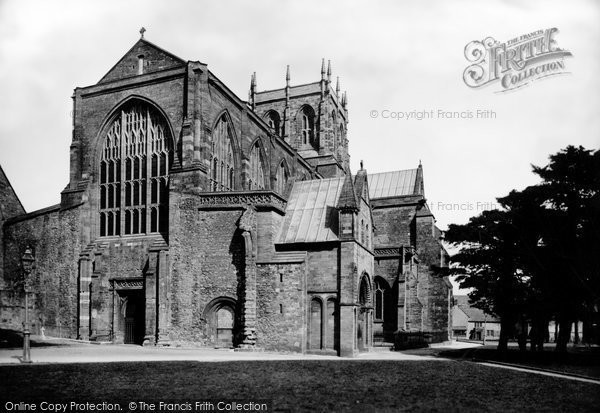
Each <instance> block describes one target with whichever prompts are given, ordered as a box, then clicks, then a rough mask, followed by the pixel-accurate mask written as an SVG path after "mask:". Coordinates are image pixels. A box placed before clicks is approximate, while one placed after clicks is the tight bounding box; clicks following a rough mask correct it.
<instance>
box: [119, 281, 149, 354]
mask: <svg viewBox="0 0 600 413" xmlns="http://www.w3.org/2000/svg"><path fill="white" fill-rule="evenodd" d="M118 297H119V302H120V311H119V320H118V321H119V322H118V326H117V328H118V331H116V332H115V333H116V336H117V337H122V340H123V343H125V344H143V342H144V333H145V300H144V292H143V290H129V291H127V290H126V291H120V292H119V293H118Z"/></svg>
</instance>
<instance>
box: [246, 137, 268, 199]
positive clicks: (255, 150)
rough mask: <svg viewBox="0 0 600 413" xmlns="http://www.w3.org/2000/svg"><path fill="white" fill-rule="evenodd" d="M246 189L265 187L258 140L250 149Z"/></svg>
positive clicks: (263, 168)
mask: <svg viewBox="0 0 600 413" xmlns="http://www.w3.org/2000/svg"><path fill="white" fill-rule="evenodd" d="M248 189H250V190H256V189H265V165H264V161H263V157H262V155H261V153H260V146H259V144H258V142H256V143H255V144H254V146H253V147H252V150H251V151H250V179H249V180H248Z"/></svg>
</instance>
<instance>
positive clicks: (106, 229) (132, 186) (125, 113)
mask: <svg viewBox="0 0 600 413" xmlns="http://www.w3.org/2000/svg"><path fill="white" fill-rule="evenodd" d="M171 162H172V144H171V138H170V136H169V132H168V127H167V126H166V123H165V121H164V119H163V118H162V116H161V115H160V114H158V112H157V111H156V110H154V109H152V108H151V107H149V106H148V105H144V104H140V103H135V104H129V105H127V106H125V107H123V109H121V111H120V113H119V114H118V115H117V117H116V118H115V119H114V120H113V121H112V123H111V124H110V126H109V128H108V132H106V135H105V137H104V147H103V150H102V155H101V160H100V236H114V235H129V234H147V233H157V232H163V233H164V232H166V231H167V229H168V222H169V211H168V204H169V189H168V183H169V180H168V173H169V168H170V166H171Z"/></svg>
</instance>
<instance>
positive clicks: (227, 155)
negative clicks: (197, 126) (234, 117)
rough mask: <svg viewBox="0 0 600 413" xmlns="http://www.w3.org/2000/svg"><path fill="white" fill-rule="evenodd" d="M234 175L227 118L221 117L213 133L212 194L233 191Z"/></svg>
mask: <svg viewBox="0 0 600 413" xmlns="http://www.w3.org/2000/svg"><path fill="white" fill-rule="evenodd" d="M234 175H235V173H234V161H233V147H232V144H231V130H230V128H229V123H228V122H227V118H226V117H225V115H223V116H221V119H219V122H218V123H217V126H216V127H215V129H214V131H213V140H212V154H211V162H210V179H211V190H212V191H214V192H218V191H231V190H233V188H234Z"/></svg>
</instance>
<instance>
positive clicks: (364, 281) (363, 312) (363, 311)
mask: <svg viewBox="0 0 600 413" xmlns="http://www.w3.org/2000/svg"><path fill="white" fill-rule="evenodd" d="M358 304H359V308H358V313H357V320H356V344H357V347H358V350H359V351H365V350H366V349H367V348H368V347H370V346H371V334H372V332H371V325H372V324H371V312H372V305H371V286H370V283H369V278H368V276H367V275H366V274H364V275H363V276H362V278H361V280H360V286H359V291H358Z"/></svg>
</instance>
